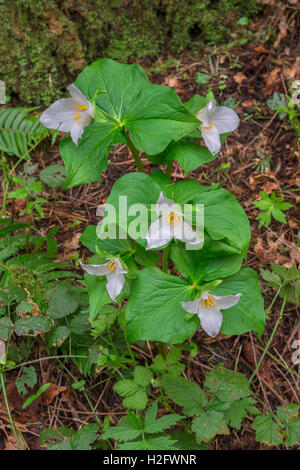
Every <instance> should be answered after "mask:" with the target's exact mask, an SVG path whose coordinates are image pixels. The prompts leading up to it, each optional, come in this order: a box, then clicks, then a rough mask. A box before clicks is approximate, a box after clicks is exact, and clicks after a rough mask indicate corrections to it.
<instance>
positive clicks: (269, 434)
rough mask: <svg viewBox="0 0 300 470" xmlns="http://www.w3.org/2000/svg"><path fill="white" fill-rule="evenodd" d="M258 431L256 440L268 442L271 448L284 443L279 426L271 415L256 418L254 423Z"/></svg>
mask: <svg viewBox="0 0 300 470" xmlns="http://www.w3.org/2000/svg"><path fill="white" fill-rule="evenodd" d="M252 426H253V427H254V429H255V431H256V440H257V441H259V442H266V443H267V444H269V445H270V446H277V445H279V444H281V443H282V436H281V434H280V433H279V427H278V424H277V423H276V422H275V421H274V420H273V418H272V415H271V414H267V415H265V416H256V418H254V421H253V423H252Z"/></svg>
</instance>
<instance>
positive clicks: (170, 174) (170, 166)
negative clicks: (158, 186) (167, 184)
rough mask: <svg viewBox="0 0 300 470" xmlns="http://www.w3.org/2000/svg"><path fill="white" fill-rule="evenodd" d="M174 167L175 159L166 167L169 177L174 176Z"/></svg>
mask: <svg viewBox="0 0 300 470" xmlns="http://www.w3.org/2000/svg"><path fill="white" fill-rule="evenodd" d="M172 169H173V160H170V161H169V162H168V164H167V168H166V176H167V178H169V179H170V178H171V176H172Z"/></svg>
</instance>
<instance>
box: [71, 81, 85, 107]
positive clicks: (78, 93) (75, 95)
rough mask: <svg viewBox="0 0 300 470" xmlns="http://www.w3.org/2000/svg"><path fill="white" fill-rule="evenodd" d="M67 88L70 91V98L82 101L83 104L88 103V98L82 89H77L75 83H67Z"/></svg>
mask: <svg viewBox="0 0 300 470" xmlns="http://www.w3.org/2000/svg"><path fill="white" fill-rule="evenodd" d="M67 90H69V92H70V95H71V96H72V98H73V99H74V100H76V101H78V102H80V103H82V104H83V105H86V106H87V105H88V103H89V102H88V100H87V98H86V96H85V95H84V94H83V93H82V91H80V90H79V88H77V86H76V85H74V83H72V85H69V86H68V87H67Z"/></svg>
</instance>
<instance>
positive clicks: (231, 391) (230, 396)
mask: <svg viewBox="0 0 300 470" xmlns="http://www.w3.org/2000/svg"><path fill="white" fill-rule="evenodd" d="M205 387H206V389H207V390H208V391H209V392H210V393H212V394H214V395H216V396H217V398H219V400H221V401H223V402H232V401H234V400H239V399H240V398H246V397H248V396H249V395H250V388H249V382H248V380H247V379H246V377H245V376H244V375H243V374H241V373H240V372H234V371H232V370H228V369H225V367H224V366H223V364H222V363H220V364H218V365H217V366H216V367H215V368H214V369H213V370H212V371H211V372H208V374H206V379H205Z"/></svg>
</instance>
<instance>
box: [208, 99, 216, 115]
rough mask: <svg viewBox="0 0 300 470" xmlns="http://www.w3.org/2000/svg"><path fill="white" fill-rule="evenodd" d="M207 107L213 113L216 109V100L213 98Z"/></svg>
mask: <svg viewBox="0 0 300 470" xmlns="http://www.w3.org/2000/svg"><path fill="white" fill-rule="evenodd" d="M207 109H208V112H209V113H212V112H213V111H214V110H215V109H216V100H215V99H212V100H210V101H209V102H208V103H207Z"/></svg>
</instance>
